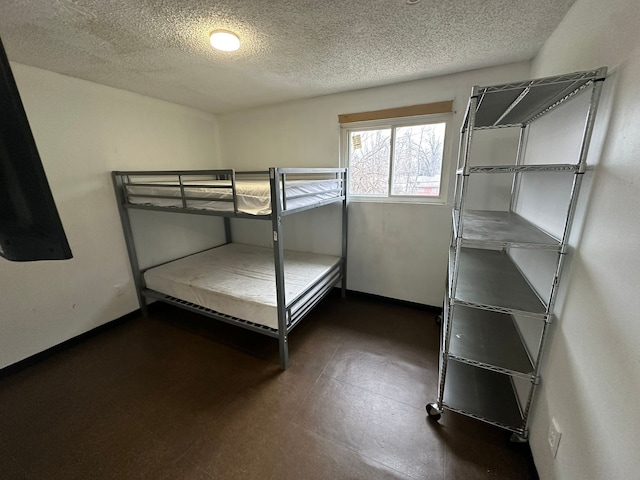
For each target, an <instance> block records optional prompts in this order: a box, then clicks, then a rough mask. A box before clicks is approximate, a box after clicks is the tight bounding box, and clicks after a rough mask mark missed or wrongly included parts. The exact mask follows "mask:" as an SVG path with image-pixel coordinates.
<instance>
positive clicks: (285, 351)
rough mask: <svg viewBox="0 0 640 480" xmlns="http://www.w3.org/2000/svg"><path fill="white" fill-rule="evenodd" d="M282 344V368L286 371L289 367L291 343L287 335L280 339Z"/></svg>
mask: <svg viewBox="0 0 640 480" xmlns="http://www.w3.org/2000/svg"><path fill="white" fill-rule="evenodd" d="M278 340H279V342H280V368H281V369H282V370H286V369H287V367H288V366H289V341H288V339H287V335H286V334H284V335H281V336H280V337H279V338H278Z"/></svg>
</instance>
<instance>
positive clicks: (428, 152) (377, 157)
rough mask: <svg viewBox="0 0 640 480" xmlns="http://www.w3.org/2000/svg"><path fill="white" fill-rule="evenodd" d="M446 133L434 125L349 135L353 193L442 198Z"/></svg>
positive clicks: (355, 132)
mask: <svg viewBox="0 0 640 480" xmlns="http://www.w3.org/2000/svg"><path fill="white" fill-rule="evenodd" d="M445 130H446V124H445V123H431V124H423V125H411V126H398V127H391V128H381V129H375V130H362V131H350V132H349V168H350V177H351V181H350V193H351V194H352V195H373V196H385V197H386V196H388V195H389V194H391V195H397V196H430V197H437V196H439V195H440V178H441V174H442V158H443V153H444V136H445ZM392 142H393V149H392V148H391V145H392ZM392 157H393V158H392ZM390 178H391V179H392V181H391V182H390V181H389V179H390ZM390 184H391V192H389V185H390Z"/></svg>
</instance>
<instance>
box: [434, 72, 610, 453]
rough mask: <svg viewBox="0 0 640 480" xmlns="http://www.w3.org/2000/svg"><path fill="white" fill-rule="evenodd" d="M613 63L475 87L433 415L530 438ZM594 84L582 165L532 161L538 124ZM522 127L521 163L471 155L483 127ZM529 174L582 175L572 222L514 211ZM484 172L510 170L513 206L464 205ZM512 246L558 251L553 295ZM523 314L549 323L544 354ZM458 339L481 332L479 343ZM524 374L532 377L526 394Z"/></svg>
mask: <svg viewBox="0 0 640 480" xmlns="http://www.w3.org/2000/svg"><path fill="white" fill-rule="evenodd" d="M606 74H607V69H606V67H602V68H600V69H597V70H592V71H586V72H576V73H571V74H567V75H559V76H555V77H547V78H541V79H535V80H527V81H523V82H516V83H510V84H503V85H495V86H488V87H479V86H475V87H473V90H472V93H471V96H470V98H469V102H468V105H467V110H466V113H465V116H464V121H463V124H462V127H461V131H460V145H459V153H458V169H457V178H456V190H455V197H454V208H453V228H452V233H451V243H450V250H449V268H448V272H447V287H446V290H445V292H446V293H445V300H444V312H443V322H442V336H441V343H440V349H441V356H440V376H439V385H438V398H437V401H436V402H434V403H429V404H428V405H427V413H428V414H429V416H430V417H432V418H433V419H435V420H438V419H439V418H440V416H441V414H442V412H443V411H444V410H445V409H446V410H450V411H453V412H457V413H461V414H464V415H467V416H470V417H472V418H476V419H479V420H481V421H484V422H487V423H490V424H492V425H496V426H498V427H501V428H504V429H507V430H509V431H511V432H512V437H511V439H512V441H518V442H519V441H526V440H527V437H528V434H529V431H528V428H529V425H528V424H529V414H530V411H531V406H532V402H533V400H534V396H535V392H536V388H537V385H538V384H539V383H540V380H541V376H540V365H541V363H542V357H543V354H544V351H545V343H546V341H547V337H548V332H549V326H550V324H551V322H552V319H553V308H554V304H555V301H556V294H557V288H558V284H559V280H560V276H561V274H562V271H563V267H564V265H565V261H566V257H567V246H568V240H569V233H570V230H571V223H572V220H573V217H574V213H575V209H576V205H577V199H578V193H579V191H580V185H581V183H582V178H583V176H584V175H583V174H584V173H585V171H586V160H587V153H588V148H589V142H590V139H591V135H592V132H593V127H594V123H595V116H596V111H597V107H598V102H599V98H600V94H601V90H602V82H603V81H604V79H605V77H606ZM589 88H590V89H591V101H590V103H589V107H588V112H587V114H586V121H585V125H584V130H583V134H582V139H581V145H580V153H579V155H578V158H577V159H576V162H575V163H570V164H548V165H530V164H524V163H523V162H524V152H525V149H526V143H527V139H528V132H529V125H530V124H531V123H532V122H534V121H535V120H537V119H538V118H540V117H541V116H543V115H545V114H546V113H548V112H551V111H552V110H554V109H556V108H558V107H559V106H560V105H562V104H563V103H564V102H566V101H567V100H568V99H570V98H573V97H574V96H575V95H577V94H579V93H581V92H583V91H587V90H588V89H589ZM508 127H517V128H520V136H519V142H518V150H517V153H516V158H515V163H514V164H512V165H498V166H493V165H490V166H472V165H471V164H470V162H469V157H470V150H471V141H472V137H473V132H474V131H475V130H486V129H495V128H508ZM527 172H551V173H550V174H555V173H558V172H567V173H568V174H571V173H572V174H573V182H572V185H571V191H570V196H569V203H568V209H567V211H566V214H565V217H564V228H563V232H562V235H561V236H560V237H559V238H556V237H554V236H551V235H549V234H548V233H546V232H544V231H542V230H541V229H539V228H538V227H537V226H536V225H533V224H531V223H529V222H528V221H526V220H525V219H523V218H522V217H520V216H519V215H517V214H516V213H515V212H514V209H515V207H516V202H517V198H518V191H519V186H520V182H521V175H527ZM475 174H511V175H513V182H512V187H511V201H510V205H509V210H508V211H507V212H495V211H477V210H468V209H465V199H466V194H467V187H468V182H469V179H470V177H471V176H472V175H475ZM513 247H518V248H525V249H530V250H547V251H553V252H556V253H557V261H556V263H555V272H554V275H553V279H552V281H551V285H550V286H549V293H548V297H546V298H544V299H543V298H540V296H539V295H538V294H537V293H536V291H534V289H533V288H532V286H531V285H530V283H529V281H528V279H527V278H526V276H525V275H524V274H523V272H522V271H520V269H519V267H518V266H517V265H516V264H515V263H514V262H513V261H512V260H511V258H510V256H509V255H508V252H509V249H510V248H513ZM514 315H520V316H525V317H527V318H531V319H534V320H533V321H535V319H537V321H542V322H543V323H542V327H541V334H540V337H539V339H538V345H537V350H536V352H535V354H536V356H535V357H532V355H530V353H529V351H528V349H527V348H526V347H525V345H524V340H523V338H522V337H521V333H520V330H519V329H518V326H517V324H516V322H515V320H514ZM458 337H461V338H462V337H464V338H467V339H469V338H473V339H474V342H473V343H472V342H467V343H465V342H464V341H460V340H459V338H458ZM515 379H523V380H526V381H529V382H530V387H529V388H528V392H527V394H526V400H524V402H523V401H521V400H520V398H519V396H518V394H517V392H516V386H515V384H514V380H515Z"/></svg>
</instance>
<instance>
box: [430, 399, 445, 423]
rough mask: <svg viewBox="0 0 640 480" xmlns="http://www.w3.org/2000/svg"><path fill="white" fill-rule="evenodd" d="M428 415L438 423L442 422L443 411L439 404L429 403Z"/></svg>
mask: <svg viewBox="0 0 640 480" xmlns="http://www.w3.org/2000/svg"><path fill="white" fill-rule="evenodd" d="M427 415H429V418H432V419H433V420H434V421H436V422H437V421H438V420H440V418H441V417H442V411H441V410H440V409H439V408H438V404H437V403H427Z"/></svg>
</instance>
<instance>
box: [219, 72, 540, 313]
mask: <svg viewBox="0 0 640 480" xmlns="http://www.w3.org/2000/svg"><path fill="white" fill-rule="evenodd" d="M528 76H529V64H528V63H520V64H512V65H506V66H502V67H496V68H490V69H483V70H476V71H472V72H466V73H462V74H456V75H448V76H444V77H438V78H432V79H427V80H421V81H415V82H409V83H403V84H396V85H391V86H386V87H379V88H371V89H366V90H360V91H355V92H347V93H342V94H336V95H329V96H325V97H319V98H314V99H310V100H303V101H296V102H290V103H285V104H281V105H277V106H272V107H265V108H259V109H252V110H246V111H241V112H235V113H229V114H223V115H220V116H219V117H218V121H219V127H220V138H221V151H222V158H223V159H224V163H225V166H228V167H232V168H236V169H238V170H242V169H245V170H246V169H249V170H252V169H257V168H267V167H270V166H297V167H304V166H308V167H319V166H325V167H336V166H338V159H339V124H338V118H337V117H338V115H339V114H343V113H353V112H362V111H369V110H378V109H384V108H391V107H399V106H405V105H414V104H420V103H429V102H436V101H442V100H451V99H453V100H454V109H455V110H456V114H455V115H454V117H453V121H452V125H453V128H452V131H451V132H450V133H451V134H452V136H451V141H452V146H453V148H451V153H452V156H455V154H456V147H457V144H458V134H459V128H460V124H461V121H462V115H463V114H464V109H465V107H466V104H467V100H468V97H469V94H470V92H471V87H472V86H473V85H474V84H493V83H499V82H508V81H512V80H520V79H523V78H527V77H528ZM498 150H500V149H499V148H498ZM454 165H455V158H452V159H451V162H450V164H449V166H450V171H451V172H452V171H453V169H454ZM450 180H451V182H453V175H450ZM449 194H450V196H451V194H452V188H449ZM480 197H482V195H480V196H479V198H480ZM309 215H311V217H310V218H311V220H304V221H305V222H308V223H309V224H313V223H316V224H321V225H324V223H323V219H322V218H321V217H317V219H316V218H315V217H313V216H314V215H321V213H319V211H317V212H316V211H314V212H310V213H309ZM292 220H294V219H292ZM295 221H296V220H294V221H293V222H291V223H292V224H294V223H295ZM301 221H302V220H301ZM450 221H451V206H450V205H406V204H381V203H356V202H352V203H351V204H350V206H349V253H348V254H349V261H348V272H349V274H348V287H349V288H350V289H352V290H356V291H362V292H367V293H373V294H376V295H383V296H387V297H392V298H397V299H401V300H408V301H412V302H417V303H422V304H428V305H436V306H439V305H441V304H442V297H443V294H444V282H445V266H446V257H447V246H448V243H449V232H450ZM292 228H293V227H292ZM293 229H294V230H295V235H296V237H297V238H296V239H295V241H292V242H293V243H295V245H296V246H299V247H300V248H303V246H304V245H306V244H309V243H310V242H313V240H312V239H310V238H304V239H303V238H301V237H304V233H306V232H308V231H309V229H304V228H293ZM314 230H315V229H314ZM327 232H329V233H330V234H331V235H337V232H335V233H334V232H332V231H331V230H328V229H324V230H323V235H325V236H326V235H327ZM245 233H246V232H240V231H239V230H238V229H236V230H235V231H234V236H236V237H234V238H242V240H245V241H246V239H247V237H245ZM285 233H286V232H285ZM285 238H288V239H290V235H289V234H287V236H286V237H285ZM298 240H299V241H298Z"/></svg>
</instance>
